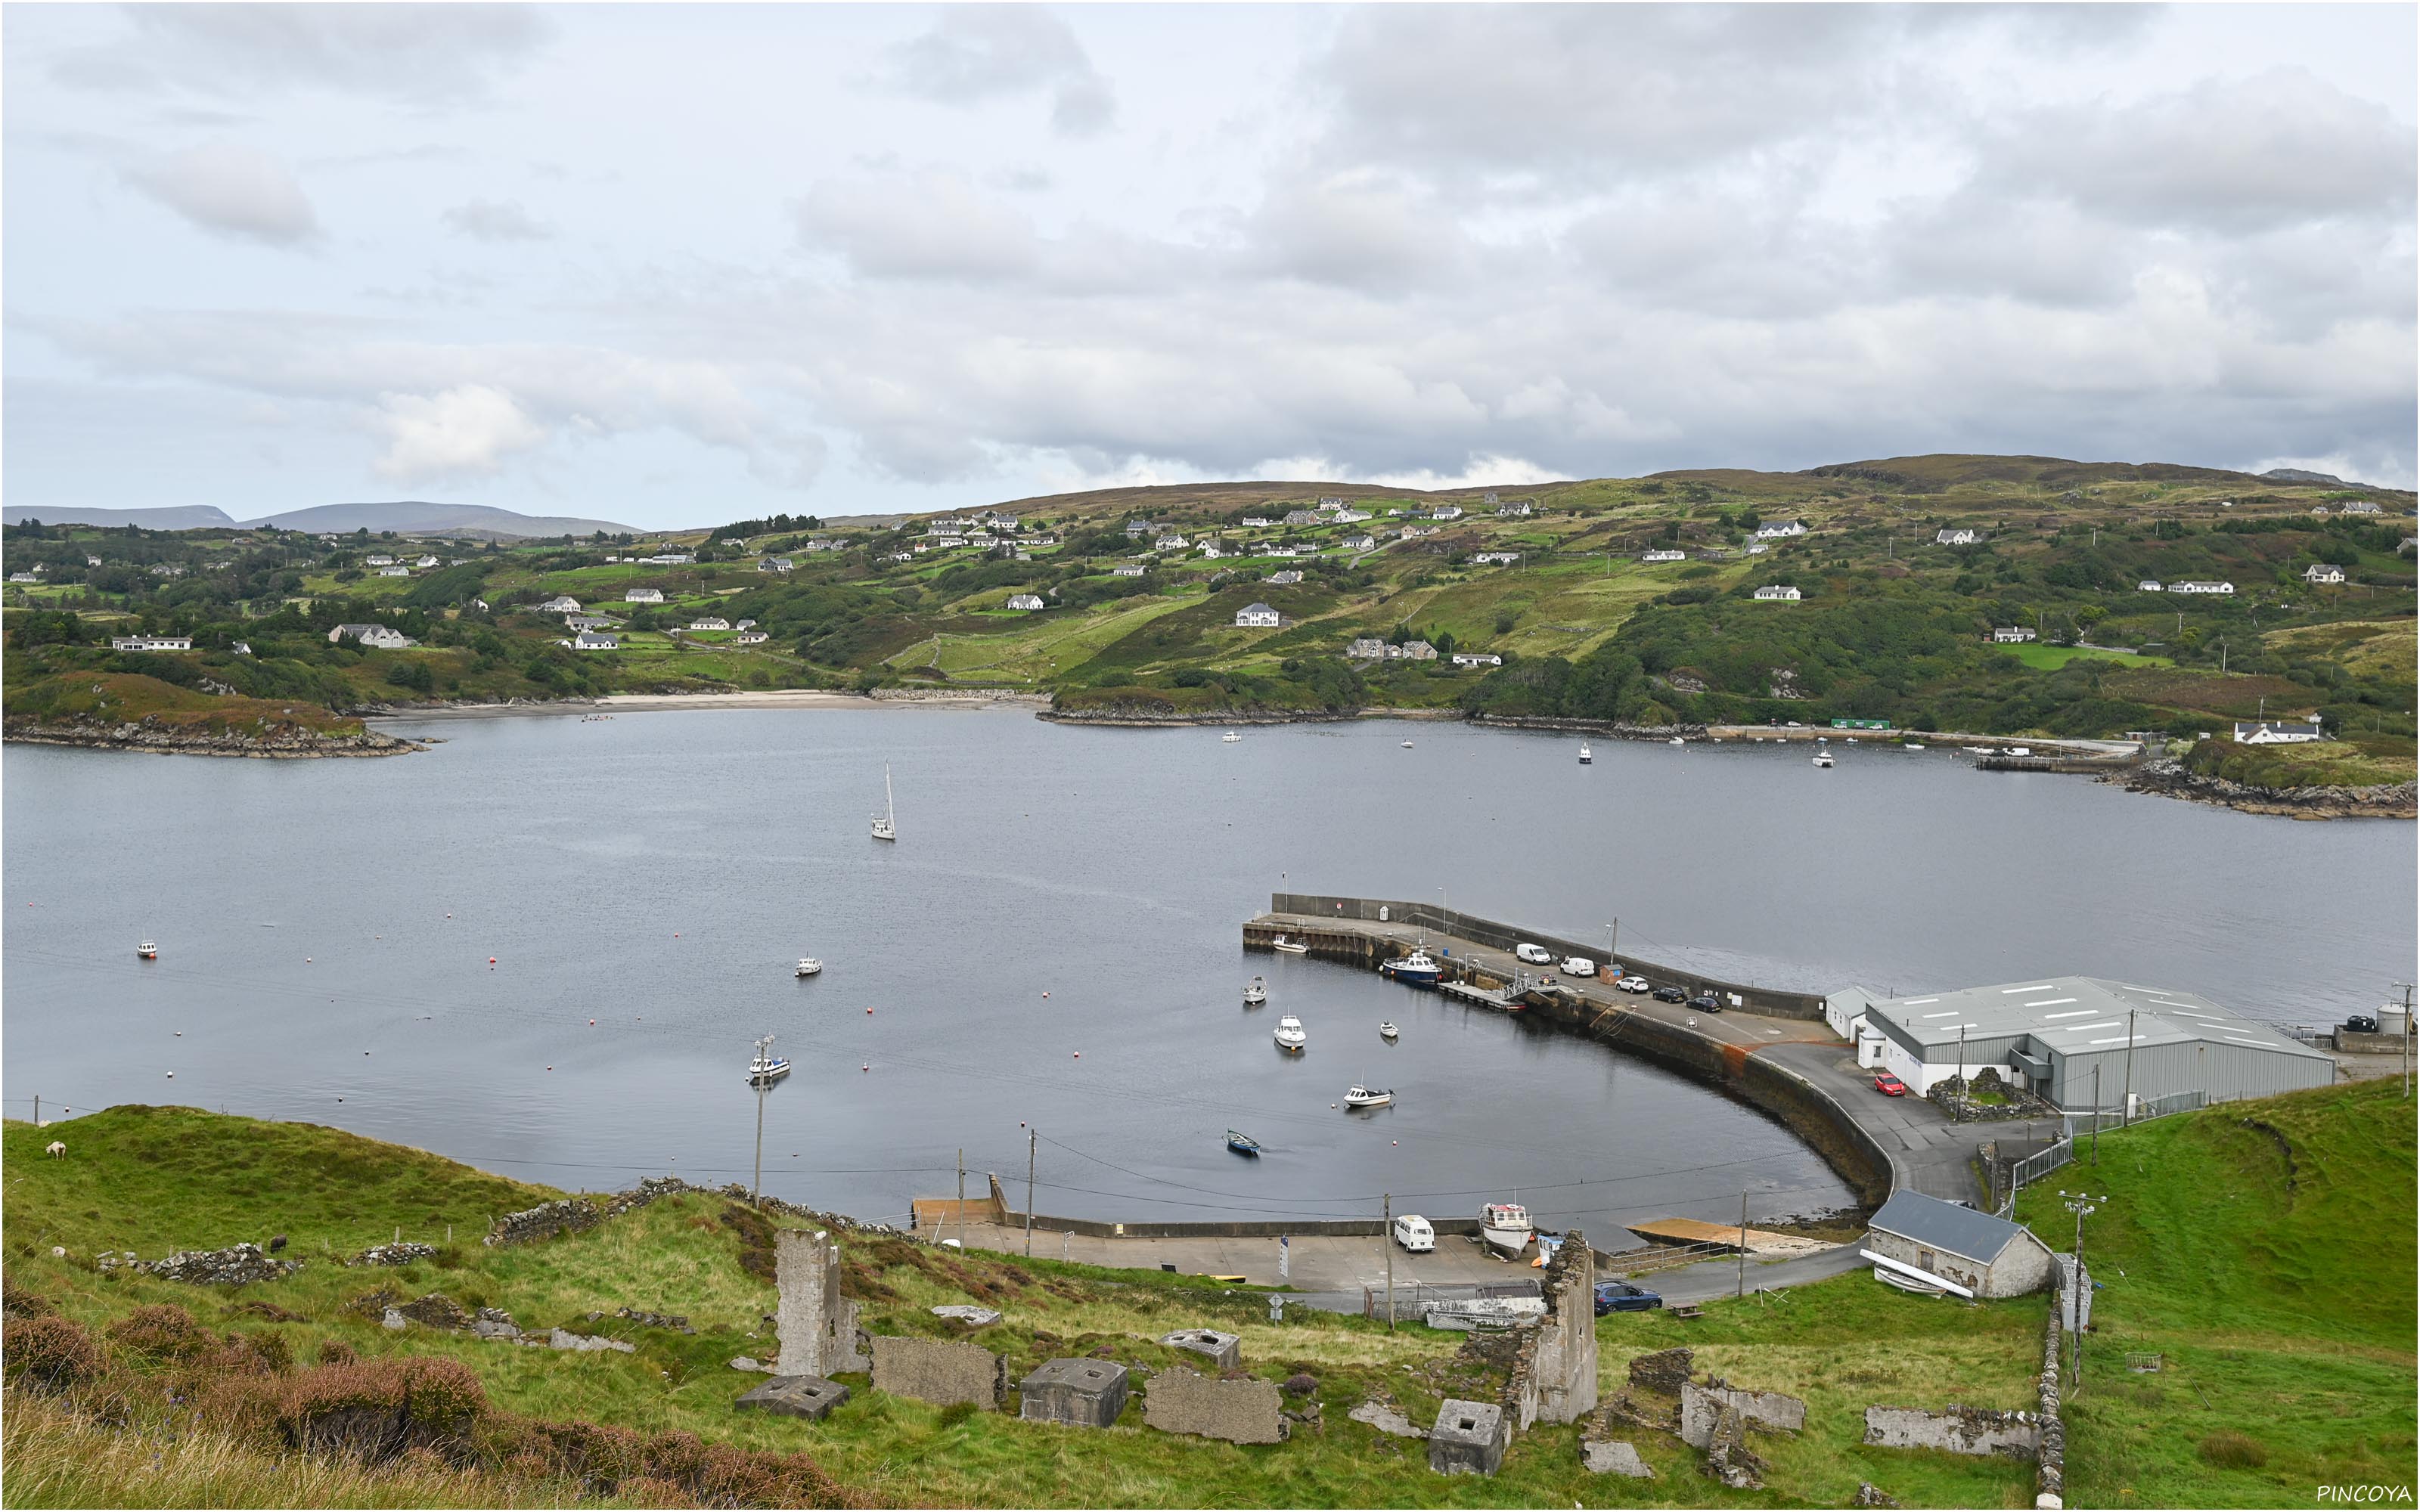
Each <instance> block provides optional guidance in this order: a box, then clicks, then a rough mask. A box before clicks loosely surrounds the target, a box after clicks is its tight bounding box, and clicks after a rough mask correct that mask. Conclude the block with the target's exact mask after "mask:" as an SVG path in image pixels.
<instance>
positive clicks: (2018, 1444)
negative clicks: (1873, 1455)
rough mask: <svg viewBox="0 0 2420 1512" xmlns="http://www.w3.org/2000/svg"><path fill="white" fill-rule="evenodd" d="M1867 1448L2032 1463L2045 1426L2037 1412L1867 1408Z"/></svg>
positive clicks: (2039, 1449)
mask: <svg viewBox="0 0 2420 1512" xmlns="http://www.w3.org/2000/svg"><path fill="white" fill-rule="evenodd" d="M1865 1442H1866V1443H1870V1444H1875V1445H1878V1446H1880V1447H1882V1448H1885V1449H1942V1450H1947V1452H1948V1453H1950V1454H1957V1455H2007V1456H2009V1458H2015V1459H2031V1458H2034V1457H2035V1456H2036V1455H2037V1454H2039V1453H2040V1451H2041V1422H2040V1419H2039V1418H2037V1417H2035V1416H2034V1414H2033V1413H2031V1412H1990V1411H1987V1410H1984V1409H1980V1408H1972V1407H1961V1408H1952V1409H1951V1410H1950V1411H1948V1412H1926V1411H1924V1410H1923V1409H1922V1408H1918V1407H1869V1408H1867V1409H1866V1441H1865Z"/></svg>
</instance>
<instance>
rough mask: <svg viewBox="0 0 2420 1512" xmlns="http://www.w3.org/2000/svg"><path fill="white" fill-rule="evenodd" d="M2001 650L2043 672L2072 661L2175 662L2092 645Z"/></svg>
mask: <svg viewBox="0 0 2420 1512" xmlns="http://www.w3.org/2000/svg"><path fill="white" fill-rule="evenodd" d="M2000 649H2001V650H2002V651H2004V652H2006V653H2007V654H2008V655H2009V656H2014V657H2016V658H2017V659H2018V660H2019V661H2022V662H2024V664H2025V665H2026V666H2028V667H2031V668H2033V669H2034V670H2036V671H2045V672H2052V671H2058V669H2060V668H2061V667H2064V666H2066V665H2067V664H2068V663H2069V662H2071V661H2110V662H2116V663H2117V664H2118V665H2119V666H2121V667H2173V666H2175V665H2176V663H2175V662H2173V661H2171V660H2169V659H2168V658H2167V657H2165V656H2145V655H2143V654H2142V653H2141V652H2139V651H2103V650H2102V649H2100V648H2099V647H2094V646H2044V645H2025V646H2002V647H2001V648H2000Z"/></svg>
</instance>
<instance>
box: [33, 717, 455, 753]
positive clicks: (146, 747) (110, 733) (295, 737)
mask: <svg viewBox="0 0 2420 1512" xmlns="http://www.w3.org/2000/svg"><path fill="white" fill-rule="evenodd" d="M6 735H7V738H8V739H10V740H14V741H21V742H23V743H25V744H27V745H35V746H84V747H87V748H94V749H101V750H140V751H149V752H151V753H153V754H155V755H160V756H265V757H271V758H280V759H286V758H295V757H307V756H401V755H404V754H406V753H408V752H411V751H415V750H426V749H427V746H425V745H423V744H422V743H421V742H419V741H416V740H405V739H403V738H401V737H400V736H397V735H389V734H381V733H379V732H378V731H375V730H361V731H356V732H354V733H349V734H330V733H322V732H319V731H316V730H306V729H302V728H300V727H287V728H284V729H279V730H274V731H271V732H269V733H264V734H239V733H235V732H233V731H228V730H194V729H188V728H186V727H184V726H182V725H179V724H176V723H170V722H163V721H160V720H157V719H155V718H152V717H145V718H142V719H132V720H123V721H121V720H99V719H95V720H88V721H87V720H72V721H69V722H65V723H54V724H40V723H37V722H35V721H34V720H31V719H23V718H18V719H10V720H8V724H7V727H6Z"/></svg>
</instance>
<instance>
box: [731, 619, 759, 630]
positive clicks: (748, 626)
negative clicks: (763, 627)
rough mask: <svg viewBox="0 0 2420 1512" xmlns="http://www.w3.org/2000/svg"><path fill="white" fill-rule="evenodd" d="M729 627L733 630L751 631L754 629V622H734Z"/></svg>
mask: <svg viewBox="0 0 2420 1512" xmlns="http://www.w3.org/2000/svg"><path fill="white" fill-rule="evenodd" d="M731 627H732V628H733V629H735V630H752V629H754V628H756V622H755V621H754V620H734V621H732V622H731Z"/></svg>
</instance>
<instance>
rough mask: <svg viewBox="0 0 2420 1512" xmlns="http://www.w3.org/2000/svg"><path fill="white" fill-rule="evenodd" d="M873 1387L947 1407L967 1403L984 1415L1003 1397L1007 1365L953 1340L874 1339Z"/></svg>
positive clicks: (995, 1409) (977, 1347) (982, 1350)
mask: <svg viewBox="0 0 2420 1512" xmlns="http://www.w3.org/2000/svg"><path fill="white" fill-rule="evenodd" d="M874 1389H875V1390H876V1391H883V1392H889V1393H890V1394H891V1395H892V1396H912V1397H914V1398H915V1399H916V1400H918V1401H920V1402H931V1403H932V1404H933V1405H935V1406H936V1407H947V1406H949V1405H950V1404H952V1403H953V1402H972V1403H974V1404H975V1405H976V1406H977V1407H979V1408H982V1409H983V1410H984V1411H985V1412H998V1411H999V1410H1000V1406H1001V1401H1002V1400H1004V1399H1005V1398H1006V1397H1007V1396H1008V1366H1007V1365H1006V1364H1005V1363H1003V1362H1002V1361H1001V1357H1000V1356H999V1355H997V1354H994V1353H992V1352H991V1351H990V1350H986V1349H985V1348H984V1347H983V1346H982V1345H980V1344H969V1343H962V1342H959V1341H957V1340H954V1339H917V1338H900V1337H896V1336H894V1335H889V1334H879V1335H875V1339H874Z"/></svg>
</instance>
